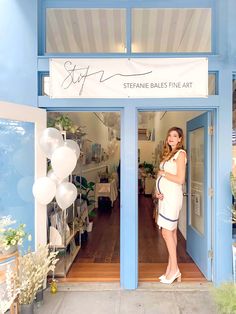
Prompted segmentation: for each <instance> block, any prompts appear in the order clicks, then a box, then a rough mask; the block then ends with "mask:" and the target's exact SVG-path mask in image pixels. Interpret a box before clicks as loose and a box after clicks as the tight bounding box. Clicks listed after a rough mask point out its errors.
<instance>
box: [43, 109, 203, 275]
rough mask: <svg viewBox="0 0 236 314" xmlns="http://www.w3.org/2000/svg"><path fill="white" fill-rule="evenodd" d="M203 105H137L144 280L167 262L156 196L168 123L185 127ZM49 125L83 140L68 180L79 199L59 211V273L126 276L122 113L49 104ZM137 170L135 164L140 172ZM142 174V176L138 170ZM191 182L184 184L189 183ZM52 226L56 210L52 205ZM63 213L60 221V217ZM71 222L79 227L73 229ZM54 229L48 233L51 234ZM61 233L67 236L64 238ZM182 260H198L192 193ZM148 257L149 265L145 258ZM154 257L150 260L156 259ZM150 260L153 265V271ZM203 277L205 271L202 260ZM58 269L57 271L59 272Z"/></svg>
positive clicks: (182, 223) (181, 233)
mask: <svg viewBox="0 0 236 314" xmlns="http://www.w3.org/2000/svg"><path fill="white" fill-rule="evenodd" d="M201 113H203V112H200V111H152V112H139V113H138V154H137V155H138V166H139V168H140V165H141V166H142V169H143V170H142V171H144V172H143V173H142V177H141V181H140V180H138V182H137V185H138V204H139V231H138V232H139V252H138V256H139V270H140V271H139V280H141V281H142V280H143V281H154V280H156V278H155V271H156V267H157V265H161V267H164V265H165V264H166V263H167V260H168V253H167V250H166V247H165V244H164V241H163V238H162V236H161V233H160V231H159V229H158V226H157V223H156V221H157V220H156V217H157V213H158V204H157V201H156V199H155V193H154V192H155V180H156V176H157V172H158V168H159V163H160V153H161V150H162V146H163V141H164V139H165V136H166V133H167V130H168V129H169V128H170V127H172V126H178V127H181V128H182V129H183V131H184V134H185V135H186V123H187V121H189V120H191V119H193V118H194V117H196V116H199V115H200V114H201ZM48 126H53V127H56V128H58V129H60V130H61V131H62V133H63V134H64V135H63V136H64V137H65V138H66V139H72V140H75V141H76V142H77V143H78V144H79V146H80V157H79V159H78V161H77V165H76V168H75V169H74V171H73V173H72V175H71V176H70V178H69V180H70V181H72V183H74V184H75V185H76V187H77V190H78V197H77V199H76V201H75V204H74V205H73V206H71V207H70V208H69V209H67V210H66V211H64V212H63V213H61V214H60V215H61V216H60V215H59V216H58V217H59V218H60V219H61V220H62V221H64V222H65V224H63V226H62V227H61V231H60V232H62V233H64V235H63V237H64V242H63V245H62V246H58V247H56V249H58V250H59V251H60V253H59V257H60V262H59V263H58V266H57V268H58V269H57V270H56V272H55V275H56V276H57V275H58V277H60V280H62V281H63V280H64V281H119V280H120V192H121V191H122V190H121V186H120V161H121V155H120V143H121V140H122V139H121V135H120V134H121V132H120V113H119V112H48ZM138 172H139V170H138V169H137V173H138ZM137 177H138V176H137ZM184 189H185V186H184ZM49 208H50V210H48V215H49V217H48V225H49V228H48V229H50V226H51V223H52V221H53V219H54V220H55V217H54V218H53V219H52V217H53V216H51V215H52V214H53V213H54V210H55V211H57V212H58V211H60V209H58V208H55V204H54V205H53V206H49ZM58 217H57V219H56V221H57V220H58ZM71 230H73V233H72V232H71ZM50 236H51V234H50V231H48V241H49V242H51V240H50ZM63 237H62V238H63ZM178 262H179V263H183V264H184V263H185V264H186V265H193V267H196V266H195V264H194V263H193V260H192V259H191V257H190V256H189V255H188V254H187V252H186V198H185V199H184V205H183V208H182V210H181V212H180V220H179V226H178ZM145 265H146V266H145ZM150 265H151V266H150ZM150 267H151V269H152V270H153V271H152V273H151V274H150ZM195 271H197V272H198V278H202V274H201V273H200V271H199V270H198V269H197V268H196V269H195ZM57 272H58V273H57Z"/></svg>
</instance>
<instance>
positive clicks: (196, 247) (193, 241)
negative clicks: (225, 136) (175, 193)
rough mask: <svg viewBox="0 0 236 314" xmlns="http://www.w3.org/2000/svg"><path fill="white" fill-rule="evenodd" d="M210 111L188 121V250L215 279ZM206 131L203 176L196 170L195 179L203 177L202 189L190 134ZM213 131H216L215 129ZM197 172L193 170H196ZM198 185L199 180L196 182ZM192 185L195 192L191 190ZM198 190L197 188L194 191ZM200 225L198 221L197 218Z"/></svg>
mask: <svg viewBox="0 0 236 314" xmlns="http://www.w3.org/2000/svg"><path fill="white" fill-rule="evenodd" d="M211 120H212V119H211V113H210V112H205V113H203V114H201V115H199V116H197V117H196V118H194V119H192V120H190V121H187V136H186V138H187V152H188V164H187V168H188V171H187V174H188V175H187V177H188V178H187V182H188V184H187V190H188V193H187V252H188V254H189V255H190V256H191V257H192V259H193V260H194V262H195V263H196V264H197V266H198V267H199V269H200V270H201V272H202V273H203V274H204V276H205V277H206V278H207V279H208V280H211V279H212V263H211V254H209V253H210V251H211V249H212V239H211V235H212V232H211V229H212V219H211V218H212V204H211V195H210V193H209V189H211V188H212V182H211V181H212V167H211V162H212V156H211V151H212V147H211V145H212V143H211V142H212V141H211V137H212V135H211V134H210V133H211V132H209V127H211ZM200 129H201V130H202V131H203V134H202V136H203V147H202V151H201V152H200V154H202V158H203V160H202V169H200V170H199V171H198V173H201V170H202V177H200V178H197V175H198V174H197V173H195V180H197V179H198V180H201V179H203V180H204V181H203V182H201V181H200V182H199V181H197V183H200V184H201V183H203V185H202V188H200V189H199V186H198V187H197V188H196V187H194V186H192V180H193V177H192V173H191V169H192V163H195V162H196V161H193V158H192V157H194V156H192V155H193V153H192V150H191V145H192V143H191V134H192V132H194V131H196V130H200ZM212 133H213V132H212ZM193 171H194V170H193ZM194 184H196V183H194ZM192 188H193V191H192ZM194 189H195V190H194ZM195 193H197V194H198V195H199V196H200V198H199V204H200V207H199V212H198V214H196V213H195V208H194V205H193V203H194V202H193V200H194V197H195ZM192 217H195V218H197V219H202V220H201V227H200V226H199V225H197V223H196V222H195V223H194V222H193V223H192ZM198 224H199V220H198ZM200 228H202V230H201V231H200Z"/></svg>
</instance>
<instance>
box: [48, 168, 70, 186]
mask: <svg viewBox="0 0 236 314" xmlns="http://www.w3.org/2000/svg"><path fill="white" fill-rule="evenodd" d="M47 177H48V178H50V179H51V180H52V181H53V182H54V183H55V184H56V185H58V184H60V183H62V182H68V181H69V177H66V178H64V179H59V178H58V177H57V176H56V175H55V173H54V171H53V169H50V170H49V171H48V173H47Z"/></svg>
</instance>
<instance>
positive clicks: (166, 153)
mask: <svg viewBox="0 0 236 314" xmlns="http://www.w3.org/2000/svg"><path fill="white" fill-rule="evenodd" d="M172 131H176V132H177V133H178V135H179V138H180V139H181V140H180V142H179V143H178V144H177V146H176V148H175V150H172V148H171V146H170V145H169V144H168V136H169V134H170V132H172ZM180 149H184V133H183V130H182V129H181V128H178V127H177V126H174V127H172V128H170V129H169V130H168V132H167V136H166V139H165V143H164V148H163V153H162V156H161V160H162V161H167V160H170V159H171V158H172V157H173V156H174V154H175V153H176V152H177V151H178V150H180Z"/></svg>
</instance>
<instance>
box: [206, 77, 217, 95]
mask: <svg viewBox="0 0 236 314" xmlns="http://www.w3.org/2000/svg"><path fill="white" fill-rule="evenodd" d="M216 78H217V75H216V74H215V73H209V74H208V95H209V96H210V95H217V94H218V93H217V90H218V88H217V79H216Z"/></svg>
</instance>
